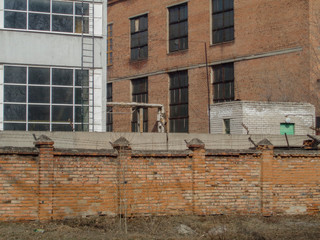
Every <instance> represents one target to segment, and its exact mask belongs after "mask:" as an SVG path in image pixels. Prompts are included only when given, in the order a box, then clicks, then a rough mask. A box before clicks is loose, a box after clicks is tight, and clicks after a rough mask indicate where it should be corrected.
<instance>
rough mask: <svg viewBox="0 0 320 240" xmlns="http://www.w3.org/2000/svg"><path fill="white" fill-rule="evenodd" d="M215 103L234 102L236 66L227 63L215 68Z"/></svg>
mask: <svg viewBox="0 0 320 240" xmlns="http://www.w3.org/2000/svg"><path fill="white" fill-rule="evenodd" d="M213 71H214V79H213V92H214V93H213V102H225V101H233V100H234V66H233V63H226V64H222V65H217V66H214V68H213Z"/></svg>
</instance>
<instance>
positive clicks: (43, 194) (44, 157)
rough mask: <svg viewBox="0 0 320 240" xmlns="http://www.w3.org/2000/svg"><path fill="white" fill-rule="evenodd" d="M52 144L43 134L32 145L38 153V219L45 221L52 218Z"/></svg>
mask: <svg viewBox="0 0 320 240" xmlns="http://www.w3.org/2000/svg"><path fill="white" fill-rule="evenodd" d="M53 144H54V142H53V141H52V140H51V139H50V138H48V137H47V136H45V135H41V136H40V137H39V138H38V139H37V141H36V142H34V145H35V147H36V148H38V150H39V155H38V220H39V221H47V220H51V219H52V218H53V184H54V183H53V180H54V176H53V171H54V165H53V158H54V156H53Z"/></svg>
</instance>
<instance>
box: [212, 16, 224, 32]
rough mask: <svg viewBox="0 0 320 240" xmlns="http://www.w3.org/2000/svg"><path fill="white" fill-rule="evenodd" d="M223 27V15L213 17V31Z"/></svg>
mask: <svg viewBox="0 0 320 240" xmlns="http://www.w3.org/2000/svg"><path fill="white" fill-rule="evenodd" d="M222 27H223V13H218V14H215V15H213V29H214V30H216V29H220V28H222Z"/></svg>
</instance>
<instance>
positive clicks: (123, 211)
mask: <svg viewBox="0 0 320 240" xmlns="http://www.w3.org/2000/svg"><path fill="white" fill-rule="evenodd" d="M111 144H112V147H113V148H114V149H115V150H116V151H117V152H118V160H117V162H118V167H117V192H118V194H117V195H118V196H117V197H118V199H117V202H118V214H119V215H121V216H124V217H126V216H127V214H128V210H129V209H128V206H129V203H128V197H129V196H128V193H127V184H128V164H129V161H130V160H131V155H132V150H131V147H130V143H129V141H128V140H127V139H126V138H124V137H120V138H119V139H118V140H116V141H115V142H113V143H111Z"/></svg>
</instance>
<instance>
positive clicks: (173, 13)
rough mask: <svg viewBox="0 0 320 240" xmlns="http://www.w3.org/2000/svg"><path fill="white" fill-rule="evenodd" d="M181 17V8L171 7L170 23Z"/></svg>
mask: <svg viewBox="0 0 320 240" xmlns="http://www.w3.org/2000/svg"><path fill="white" fill-rule="evenodd" d="M178 19H179V8H177V7H172V8H169V23H173V22H177V21H178Z"/></svg>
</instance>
